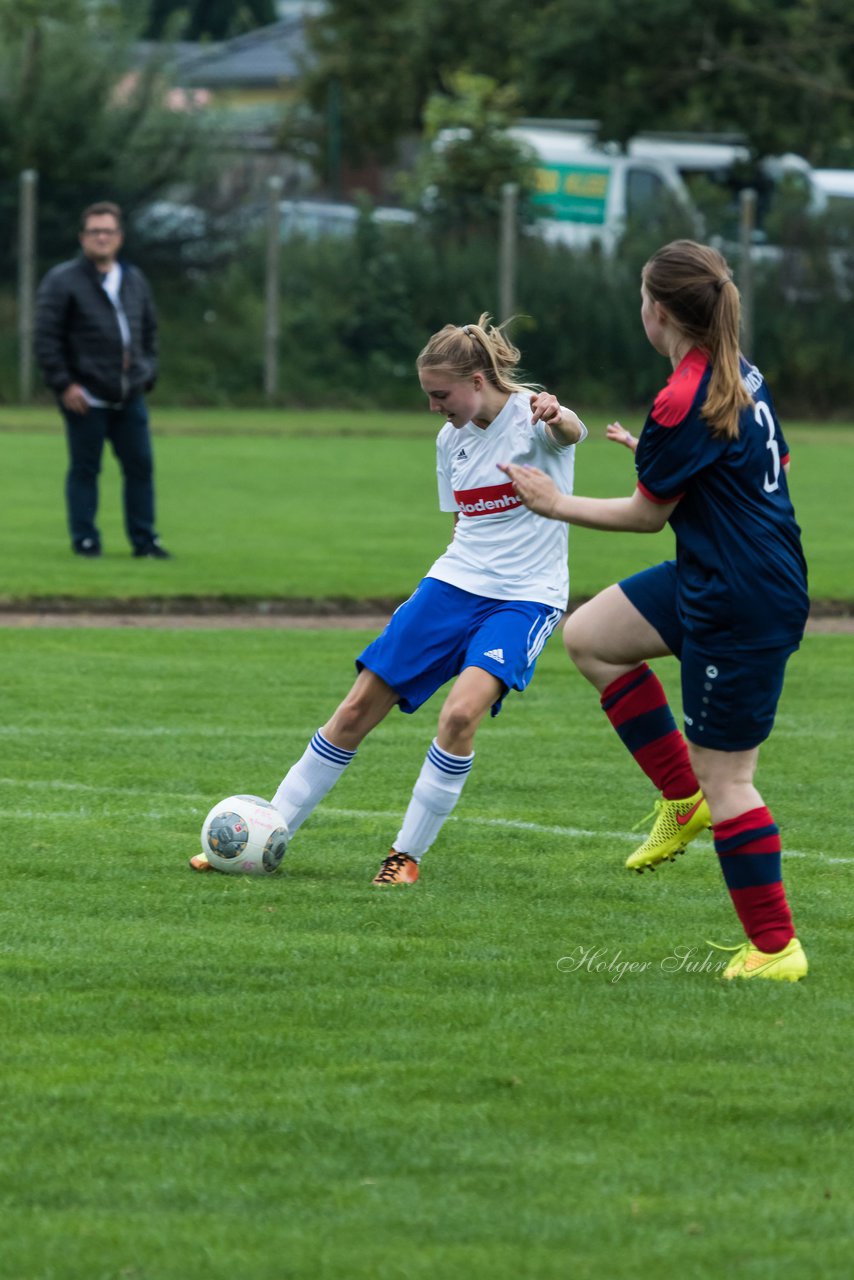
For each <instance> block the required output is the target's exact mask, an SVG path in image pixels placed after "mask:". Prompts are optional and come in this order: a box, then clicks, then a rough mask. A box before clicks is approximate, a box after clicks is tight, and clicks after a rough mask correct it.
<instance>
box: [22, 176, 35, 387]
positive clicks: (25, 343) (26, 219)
mask: <svg viewBox="0 0 854 1280" xmlns="http://www.w3.org/2000/svg"><path fill="white" fill-rule="evenodd" d="M38 179H39V175H38V174H37V173H36V171H35V169H24V170H23V172H22V173H21V175H20V178H19V198H18V398H19V399H20V402H21V404H29V402H30V400H31V398H32V394H33V319H34V314H35V294H36V191H37V187H38Z"/></svg>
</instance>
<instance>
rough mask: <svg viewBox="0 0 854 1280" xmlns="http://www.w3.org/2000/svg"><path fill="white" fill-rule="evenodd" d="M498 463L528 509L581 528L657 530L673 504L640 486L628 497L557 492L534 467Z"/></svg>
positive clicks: (650, 531)
mask: <svg viewBox="0 0 854 1280" xmlns="http://www.w3.org/2000/svg"><path fill="white" fill-rule="evenodd" d="M498 467H499V470H500V471H503V472H504V474H505V475H506V476H509V478H510V479H511V480H512V481H513V488H514V489H515V491H516V494H517V496H518V497H519V498H520V499H521V500H522V502H523V503H524V504H525V506H526V507H528V508H529V509H530V510H531V511H533V512H535V513H536V514H537V515H538V516H546V517H548V519H550V520H564V521H566V523H567V524H575V525H579V526H581V527H582V528H584V529H611V530H616V531H620V532H624V533H657V532H658V531H659V529H663V528H664V526H665V524H666V523H667V520H668V518H669V516H670V514H671V512H672V511H673V510H674V508H675V507H676V503H675V502H666V503H664V502H662V503H659V502H650V500H649V498H646V497H644V495H643V494H642V493H641V491H640V489H635V491H634V493H633V494H632V495H631V497H629V498H578V497H575V496H574V495H571V494H567V493H561V492H560V490H559V489H558V487H557V485H556V484H555V482H554V481H553V480H552V479H551V477H550V476H547V475H546V474H545V472H544V471H540V469H539V468H538V467H525V466H519V465H518V464H517V463H514V462H500V463H499V464H498Z"/></svg>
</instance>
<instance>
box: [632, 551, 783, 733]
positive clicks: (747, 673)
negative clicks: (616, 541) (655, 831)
mask: <svg viewBox="0 0 854 1280" xmlns="http://www.w3.org/2000/svg"><path fill="white" fill-rule="evenodd" d="M619 585H620V587H621V589H622V591H623V593H624V594H625V595H626V596H627V597H628V599H629V600H630V601H631V603H632V604H633V605H634V606H635V608H636V609H637V610H638V612H639V613H641V614H642V615H643V617H644V618H646V620H647V622H648V623H649V624H650V625H651V626H653V627H655V629H656V631H657V632H658V634H659V635H660V636H661V638H662V640H663V641H664V643H665V644H666V645H667V647H668V649H669V650H670V652H671V653H672V654H674V655H675V656H676V657H677V658H678V659H679V661H680V663H681V664H682V712H683V716H684V720H685V737H686V738H687V739H688V740H689V741H690V742H694V743H696V745H697V746H698V747H710V748H711V749H712V750H714V751H749V750H751V749H752V748H753V747H758V746H759V744H760V743H761V742H764V741H765V739H766V738H767V737H768V735H769V734H770V732H771V729H772V728H773V725H774V717H775V715H776V713H777V703H778V702H779V700H780V694H781V692H782V689H783V676H784V674H785V670H786V663H787V662H788V660H789V658H790V657H791V655H792V654H793V653H794V652H795V650H796V649H797V647H798V646H797V645H796V644H789V645H784V646H783V647H778V648H773V649H738V650H734V649H733V648H732V646H731V645H729V644H728V643H726V642H724V641H721V642H720V644H715V640H714V637H713V636H708V635H707V636H703V637H702V639H696V638H695V637H694V636H692V634H691V633H690V632H688V631H686V630H685V629H684V627H683V625H682V622H681V621H680V618H679V613H678V610H677V607H676V591H677V578H676V562H675V561H673V560H668V561H666V562H665V563H664V564H659V565H656V566H655V568H653V569H644V570H642V571H641V572H640V573H635V574H632V576H631V577H629V578H624V579H623V580H622V582H620V584H619Z"/></svg>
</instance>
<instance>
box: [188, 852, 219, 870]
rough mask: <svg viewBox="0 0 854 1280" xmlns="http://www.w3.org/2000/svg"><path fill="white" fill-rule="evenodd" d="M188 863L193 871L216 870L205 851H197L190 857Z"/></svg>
mask: <svg viewBox="0 0 854 1280" xmlns="http://www.w3.org/2000/svg"><path fill="white" fill-rule="evenodd" d="M187 865H188V866H189V868H190V870H191V871H215V870H216V868H215V867H212V866H211V864H210V863H209V862H208V860H207V858H206V856H205V855H204V854H203V853H196V854H194V855H193V857H192V858H190V859H189V861H188V863H187Z"/></svg>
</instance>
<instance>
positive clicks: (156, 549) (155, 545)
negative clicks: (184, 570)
mask: <svg viewBox="0 0 854 1280" xmlns="http://www.w3.org/2000/svg"><path fill="white" fill-rule="evenodd" d="M133 554H134V556H135V557H136V558H137V559H141V558H142V557H143V556H150V557H151V558H152V560H171V559H172V556H171V555H170V553H169V552H168V551H167V550H166V548H165V547H164V546H162V544H161V542H160V539H159V538H154V539H153V540H152V541H151V542H143V543H141V544H140V545H139V546H138V547H134V549H133Z"/></svg>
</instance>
